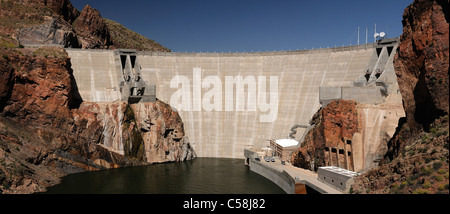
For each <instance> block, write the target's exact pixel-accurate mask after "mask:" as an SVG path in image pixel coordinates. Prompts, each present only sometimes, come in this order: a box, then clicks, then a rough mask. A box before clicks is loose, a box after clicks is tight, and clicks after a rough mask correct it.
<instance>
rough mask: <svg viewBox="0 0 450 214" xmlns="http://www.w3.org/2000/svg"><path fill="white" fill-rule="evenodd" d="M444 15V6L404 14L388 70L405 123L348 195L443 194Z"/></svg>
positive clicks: (426, 5) (418, 0)
mask: <svg viewBox="0 0 450 214" xmlns="http://www.w3.org/2000/svg"><path fill="white" fill-rule="evenodd" d="M448 9H449V1H448V0H447V1H446V0H433V1H429V0H415V1H414V2H413V3H412V4H411V5H410V6H408V7H407V8H406V9H405V11H404V14H403V34H402V36H401V38H400V47H399V49H398V51H397V55H396V57H395V59H394V65H395V72H396V74H397V79H398V83H399V88H400V91H401V94H402V98H403V104H404V108H405V112H406V117H405V118H403V119H402V120H400V121H399V125H398V127H397V130H396V133H395V135H394V137H393V138H392V139H391V140H390V141H389V143H388V151H387V153H386V155H385V156H384V159H383V160H382V161H381V165H380V167H378V168H377V169H374V170H371V171H370V172H368V173H366V174H364V175H362V176H360V177H358V178H357V179H356V181H355V184H354V186H353V188H352V192H353V193H446V194H448V192H449V190H448V181H449V180H448V170H449V168H448V160H449V157H448V154H449V151H448V143H449V134H448V132H449V126H448V112H449V105H448V103H449V100H448V98H449V89H448V86H449V85H448V81H449V78H448V66H449V58H448V55H449V49H448V47H449V40H448V38H449V12H448Z"/></svg>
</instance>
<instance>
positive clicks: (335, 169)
mask: <svg viewBox="0 0 450 214" xmlns="http://www.w3.org/2000/svg"><path fill="white" fill-rule="evenodd" d="M319 169H322V170H326V171H329V172H334V173H337V174H340V175H343V176H346V177H355V176H358V173H356V172H353V171H350V170H346V169H343V168H339V167H336V166H324V167H319Z"/></svg>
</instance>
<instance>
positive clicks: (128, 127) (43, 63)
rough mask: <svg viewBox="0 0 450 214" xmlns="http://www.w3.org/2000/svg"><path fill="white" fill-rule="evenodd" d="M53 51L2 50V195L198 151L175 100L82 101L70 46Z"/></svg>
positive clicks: (184, 157) (185, 157)
mask: <svg viewBox="0 0 450 214" xmlns="http://www.w3.org/2000/svg"><path fill="white" fill-rule="evenodd" d="M48 49H50V50H48V51H53V52H45V55H44V56H43V55H40V54H37V53H38V51H41V49H38V50H35V51H34V52H33V50H34V49H27V51H29V53H25V54H20V53H18V52H15V51H2V53H3V54H4V55H3V56H5V57H2V58H1V59H0V75H1V77H3V78H2V79H1V80H0V81H1V83H2V85H1V87H0V100H2V105H1V108H0V193H1V192H3V193H32V192H36V191H45V188H46V187H48V186H50V185H54V184H56V183H58V182H59V178H60V177H61V176H64V175H67V174H70V173H75V172H82V171H86V170H91V171H92V170H100V169H107V168H117V167H124V166H136V165H145V164H149V163H154V162H167V161H183V160H189V159H192V158H194V157H195V154H194V152H193V150H192V147H191V146H190V144H189V142H188V140H187V138H186V137H185V136H184V128H183V122H182V121H181V118H180V117H179V115H178V114H177V113H176V112H175V111H173V110H172V108H171V107H170V106H169V105H167V104H165V103H163V102H161V101H157V102H156V103H144V104H133V105H129V104H128V103H126V102H120V101H118V102H115V103H88V102H82V103H81V102H80V100H77V98H76V97H77V94H76V93H77V91H76V87H75V85H74V79H73V76H72V70H71V65H70V60H69V58H68V57H67V54H66V53H65V51H64V49H61V48H48ZM22 50H23V51H24V52H25V51H26V50H25V49H22ZM48 53H52V54H51V56H47V54H48Z"/></svg>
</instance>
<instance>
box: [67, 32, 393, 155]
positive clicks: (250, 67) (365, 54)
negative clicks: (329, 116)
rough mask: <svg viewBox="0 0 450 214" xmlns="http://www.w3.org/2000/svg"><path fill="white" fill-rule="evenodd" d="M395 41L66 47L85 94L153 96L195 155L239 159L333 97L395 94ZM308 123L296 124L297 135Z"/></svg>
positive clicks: (378, 98)
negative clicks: (208, 48) (233, 47)
mask: <svg viewBox="0 0 450 214" xmlns="http://www.w3.org/2000/svg"><path fill="white" fill-rule="evenodd" d="M396 45H397V40H396V39H394V40H393V41H386V42H378V43H376V44H368V45H358V46H348V47H339V48H327V49H317V50H307V51H282V52H252V53H170V52H169V53H159V52H136V51H132V50H79V49H66V50H67V52H68V54H69V57H70V58H71V63H72V69H73V72H74V76H75V80H76V82H77V86H78V90H79V93H80V95H81V97H82V99H83V100H84V101H90V102H114V101H117V100H122V101H128V102H153V101H154V100H155V99H156V97H157V98H158V99H159V100H161V101H163V102H166V103H169V104H170V105H171V106H172V107H173V108H175V109H177V110H178V112H179V114H180V117H181V118H182V120H183V122H184V128H185V132H186V136H188V137H189V139H190V141H191V142H192V143H193V146H194V149H195V152H196V154H197V156H199V157H225V158H244V154H243V153H244V149H246V148H249V147H267V146H268V145H269V141H268V140H269V139H281V138H289V134H290V133H291V128H292V127H293V126H295V125H296V124H309V120H310V119H311V117H312V116H313V115H314V113H316V112H317V110H318V109H319V108H320V107H321V106H322V105H326V103H327V102H329V101H331V100H333V99H356V100H357V101H361V102H367V103H370V102H373V103H377V102H382V101H383V99H385V97H386V94H389V93H398V89H396V87H397V86H396V77H395V73H394V70H393V63H392V60H393V56H394V55H395V50H396V47H397V46H396ZM367 75H369V76H368V78H367ZM156 89H157V90H156ZM306 129H307V126H300V127H299V128H298V129H297V133H296V134H297V136H302V135H303V133H304V131H305V130H306Z"/></svg>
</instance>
